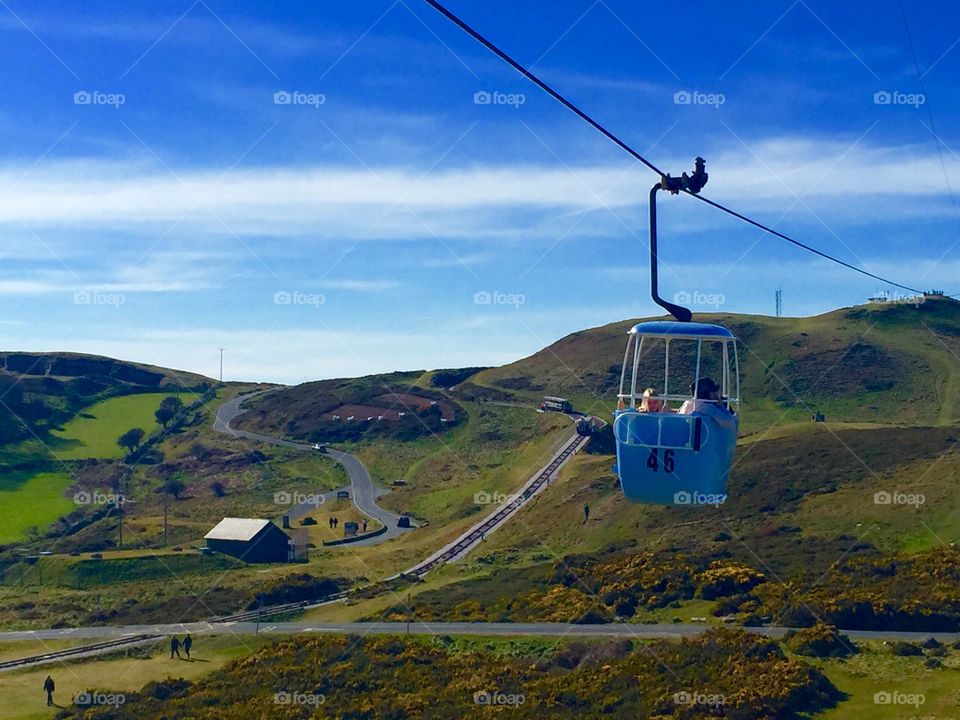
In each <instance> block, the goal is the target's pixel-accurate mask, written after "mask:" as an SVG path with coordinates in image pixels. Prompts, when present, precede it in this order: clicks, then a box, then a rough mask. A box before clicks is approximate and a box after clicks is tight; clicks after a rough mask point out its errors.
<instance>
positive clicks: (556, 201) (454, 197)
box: [0, 139, 960, 239]
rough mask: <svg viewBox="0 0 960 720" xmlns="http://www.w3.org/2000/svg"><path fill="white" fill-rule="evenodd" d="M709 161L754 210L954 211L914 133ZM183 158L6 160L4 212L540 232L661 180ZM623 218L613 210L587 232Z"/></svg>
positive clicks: (953, 169) (218, 224) (219, 230)
mask: <svg viewBox="0 0 960 720" xmlns="http://www.w3.org/2000/svg"><path fill="white" fill-rule="evenodd" d="M851 147H852V149H851ZM844 153H847V154H846V155H844ZM946 161H947V167H948V172H949V173H950V175H951V177H952V178H953V179H954V184H957V185H960V172H958V170H960V162H958V160H957V158H954V157H953V156H951V155H947V157H946ZM666 166H668V167H683V166H685V164H684V163H680V162H677V163H667V164H666ZM708 169H709V170H710V172H711V182H710V183H709V184H708V186H707V194H708V195H709V196H710V197H712V198H715V199H717V200H720V201H730V202H732V203H734V204H736V206H737V207H738V208H741V209H744V210H747V211H757V212H765V213H770V212H776V211H777V210H780V209H782V210H783V211H786V210H787V209H788V208H789V207H790V206H791V205H792V204H793V203H794V202H795V201H796V197H797V196H800V195H805V200H804V202H805V203H808V204H809V205H810V206H811V207H813V208H815V209H816V210H817V212H818V214H819V213H821V212H823V211H825V210H830V209H832V208H839V209H841V210H842V211H843V217H840V218H838V220H840V221H843V220H844V219H845V218H847V219H849V216H850V215H851V214H852V213H856V212H857V211H858V210H863V209H867V208H868V209H869V211H870V217H871V219H872V220H873V221H883V220H884V219H885V218H886V219H896V218H901V217H903V216H904V215H909V213H910V208H911V206H914V207H915V209H922V212H923V213H924V214H929V213H931V212H933V213H938V214H942V213H946V212H949V211H950V207H949V203H948V202H946V190H945V184H944V178H943V170H942V168H941V166H940V161H939V159H938V158H937V156H936V155H935V154H934V153H932V152H928V151H927V150H922V149H920V148H916V147H897V148H883V147H871V146H866V145H864V144H863V143H861V144H860V145H857V146H855V147H853V146H852V144H851V143H842V142H833V141H829V142H828V141H815V140H805V139H786V140H769V141H760V142H756V143H753V145H752V146H751V147H750V151H749V152H748V151H747V150H745V149H743V148H737V149H735V150H729V151H727V152H725V153H721V154H720V155H719V156H718V157H717V158H716V159H715V160H714V161H713V162H712V163H711V165H710V167H709V168H708ZM175 172H176V177H173V176H171V175H170V174H169V173H167V172H165V171H164V172H162V173H157V172H148V171H144V170H143V169H142V168H141V167H138V166H136V165H133V164H129V163H124V164H117V165H113V164H110V163H104V162H101V161H91V162H83V161H73V162H67V163H51V164H48V165H45V166H43V167H42V168H36V169H34V170H32V171H31V172H30V173H28V174H27V176H26V177H24V178H22V179H19V176H20V174H21V173H22V170H21V169H20V168H14V167H9V166H8V167H6V168H4V169H3V170H0V186H6V187H5V190H4V193H3V195H2V197H0V223H8V224H12V223H26V224H28V225H30V226H31V227H38V226H40V227H61V228H63V227H71V226H80V227H98V228H121V229H122V228H129V227H131V226H137V225H153V226H156V225H163V224H165V223H174V222H180V223H183V224H185V225H186V226H189V227H195V228H201V229H203V231H204V232H206V233H212V234H221V235H222V234H237V235H266V236H288V235H309V236H314V237H337V238H342V237H344V235H352V236H362V237H364V238H369V239H383V238H424V237H430V235H431V234H436V235H439V236H451V237H483V236H487V237H497V236H501V235H506V236H517V235H519V234H525V235H528V236H529V235H531V234H532V235H540V236H543V235H550V234H551V233H556V232H557V230H558V228H559V227H560V225H562V224H563V223H559V224H558V218H559V217H561V216H562V215H563V214H564V213H579V212H584V211H587V210H590V209H594V210H597V209H600V210H603V209H611V210H614V211H624V210H626V209H629V208H635V207H638V206H640V205H641V204H642V203H643V202H644V201H645V195H646V194H645V193H644V192H638V190H637V185H638V183H642V184H643V186H644V187H645V186H646V185H647V184H648V183H649V180H650V178H649V173H647V172H646V171H644V170H642V169H640V168H634V169H632V170H628V171H627V172H626V173H625V172H624V168H623V167H622V166H589V167H580V168H575V169H567V168H562V167H561V168H557V167H543V166H532V165H516V166H510V165H505V166H490V165H486V166H473V167H468V168H462V169H455V170H443V171H435V172H431V173H430V174H428V175H427V176H425V177H422V173H421V172H419V171H417V170H414V169H410V168H399V167H385V168H375V169H374V170H373V171H372V172H371V171H370V170H368V169H364V168H359V169H358V168H352V167H312V168H304V169H289V168H269V167H264V168H257V169H245V170H239V169H235V170H233V171H232V172H230V173H228V174H227V175H225V176H222V175H221V173H220V172H216V171H211V170H196V169H186V170H175ZM894 197H895V198H896V199H897V202H896V203H891V202H890V200H891V199H892V198H894ZM938 200H941V201H943V202H939V203H938V202H936V201H938ZM509 211H522V212H524V213H527V215H526V217H525V227H523V228H518V227H517V226H516V222H515V217H513V216H512V215H510V213H509ZM795 212H796V214H797V215H798V216H799V217H802V218H804V219H805V221H806V222H813V221H814V220H813V219H812V218H810V217H804V216H805V215H806V213H805V211H804V208H803V206H802V205H799V206H798V207H796V208H795ZM827 217H828V220H829V216H827ZM615 227H616V225H615V223H613V222H612V221H611V220H610V219H609V218H608V219H607V220H606V221H604V222H601V223H590V224H588V227H586V228H584V229H582V230H581V232H586V231H587V230H590V231H598V229H599V232H600V233H601V234H602V233H604V232H611V231H613V228H615Z"/></svg>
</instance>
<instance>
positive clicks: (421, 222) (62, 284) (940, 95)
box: [0, 0, 960, 382]
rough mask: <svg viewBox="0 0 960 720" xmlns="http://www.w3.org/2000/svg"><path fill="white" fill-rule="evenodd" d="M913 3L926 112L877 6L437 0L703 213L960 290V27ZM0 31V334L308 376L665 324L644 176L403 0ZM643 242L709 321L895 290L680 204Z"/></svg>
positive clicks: (665, 206) (0, 11)
mask: <svg viewBox="0 0 960 720" xmlns="http://www.w3.org/2000/svg"><path fill="white" fill-rule="evenodd" d="M904 1H905V7H906V13H907V16H908V19H909V24H910V28H911V31H912V34H913V37H914V41H915V44H916V52H917V59H918V63H919V66H920V72H921V74H922V85H923V96H922V97H918V94H919V93H921V85H920V81H919V80H918V77H917V73H916V70H915V67H914V61H913V58H912V55H911V52H910V47H909V45H908V42H907V35H906V31H905V29H904V23H903V19H902V16H901V11H900V6H899V5H898V3H897V2H896V1H895V0H892V1H887V0H882V1H878V2H873V3H835V2H829V3H828V2H821V1H815V0H805V1H798V2H770V3H752V4H749V5H748V4H741V5H740V6H739V7H732V6H731V4H730V3H718V2H711V3H701V4H697V5H696V6H693V5H689V4H686V5H685V4H644V5H642V6H641V5H639V4H637V3H628V2H623V1H620V0H604V1H602V2H601V1H598V2H592V0H583V1H577V2H574V1H572V0H570V1H562V2H554V3H550V4H549V5H547V4H544V3H517V2H484V3H479V2H465V1H463V0H450V2H449V7H450V8H451V9H452V10H454V11H455V12H457V13H459V14H461V15H462V16H463V17H464V18H465V19H466V20H467V21H468V22H470V23H472V24H474V25H475V26H476V27H477V28H478V29H480V30H481V31H482V32H484V33H486V34H487V35H488V36H489V37H490V38H491V39H493V40H494V41H495V42H497V43H498V44H500V45H501V46H502V47H504V48H505V49H507V50H508V51H509V52H511V53H512V54H514V55H515V57H517V58H518V59H519V60H521V61H522V62H524V63H526V64H528V65H532V66H533V67H534V68H535V70H536V71H537V72H538V73H540V74H541V75H542V76H543V77H544V78H545V79H546V80H547V81H548V82H550V83H552V84H553V85H555V86H556V87H557V88H558V89H560V90H561V91H562V92H564V93H565V94H567V95H568V96H569V97H570V98H571V99H573V100H574V101H576V102H578V103H579V104H581V105H582V106H583V107H584V108H586V109H587V110H588V111H589V112H590V113H591V114H593V115H594V116H595V117H596V118H598V119H600V120H601V121H602V122H604V123H605V124H607V125H608V126H609V127H610V128H611V129H613V130H614V131H615V132H617V133H618V134H619V135H621V137H623V138H624V139H625V140H626V141H627V142H629V143H630V144H632V145H633V146H634V147H636V148H637V149H638V150H640V151H641V152H644V153H645V154H646V155H647V156H648V157H649V158H650V159H651V160H653V161H654V162H655V163H656V164H657V165H659V166H660V167H662V168H664V169H666V170H669V171H671V172H674V173H675V174H676V173H679V172H681V171H683V170H687V169H689V168H690V166H691V165H692V159H693V158H694V157H695V156H696V155H702V156H703V157H705V158H706V159H707V169H708V171H709V172H710V182H709V184H708V185H707V187H706V189H705V191H704V192H705V194H706V195H708V196H709V197H711V198H713V199H715V200H718V201H723V202H725V203H728V204H730V205H732V206H734V207H735V208H737V209H739V210H742V211H745V212H748V213H750V214H752V215H754V216H756V217H757V218H758V219H760V220H763V221H764V222H768V223H771V224H773V225H775V227H777V228H778V229H779V230H781V231H783V232H787V233H790V234H793V235H795V236H797V237H799V238H800V239H803V240H804V241H806V242H809V243H810V244H813V245H815V246H817V247H819V248H821V249H823V250H825V251H828V252H831V253H833V254H836V255H837V256H839V257H841V258H843V259H844V260H847V261H849V262H851V263H854V264H856V265H858V266H861V267H864V268H867V269H869V270H871V271H873V272H877V273H879V274H882V275H888V276H892V277H894V278H895V279H898V280H899V281H900V282H903V283H905V284H907V285H911V286H915V287H921V288H927V287H936V288H941V289H945V290H947V291H948V292H956V291H960V244H957V243H958V240H960V216H958V214H957V209H956V207H955V205H954V202H953V199H952V198H951V195H950V192H949V191H948V183H949V187H950V188H954V189H956V190H957V191H958V192H960V137H958V131H957V129H956V128H957V119H958V113H960V102H958V99H960V98H958V89H957V86H956V83H955V82H951V78H956V77H957V76H958V72H960V23H958V22H957V21H958V19H960V10H958V9H956V8H952V7H950V6H937V7H932V6H930V5H928V4H921V3H919V2H914V1H913V0H904ZM544 8H548V9H546V10H545V9H544ZM0 40H2V47H3V51H2V52H3V56H4V62H3V63H2V64H0V100H2V102H0V133H2V137H3V139H4V142H3V143H2V145H0V153H2V156H0V188H2V193H0V238H2V239H0V258H2V263H0V298H2V301H3V306H4V308H5V313H4V315H3V317H2V318H0V332H2V335H3V337H4V342H3V343H2V347H3V348H4V349H23V350H54V349H57V350H73V351H80V352H93V353H100V354H106V355H112V356H117V357H123V358H127V359H133V360H139V361H144V362H152V363H157V364H163V365H169V366H174V367H180V368H184V369H189V370H194V371H198V372H204V373H207V374H211V375H214V374H215V373H216V371H217V360H218V352H217V348H218V347H220V346H223V347H225V348H226V354H225V369H226V377H227V378H228V379H262V380H275V381H281V382H300V381H303V380H308V379H316V378H323V377H334V376H343V375H357V374H363V373H368V372H374V371H387V370H392V369H414V368H434V367H451V366H462V365H477V364H499V363H501V362H506V361H509V360H512V359H515V358H518V357H521V356H523V355H526V354H529V353H530V352H533V351H535V350H537V349H539V348H540V347H542V346H544V345H546V344H548V343H550V342H552V341H554V340H556V339H557V338H559V337H561V336H563V335H565V334H566V333H568V332H572V331H574V330H577V329H581V328H583V327H590V326H595V325H600V324H604V323H607V322H612V321H616V320H621V319H624V318H627V317H639V316H642V315H648V314H655V310H656V309H655V307H654V306H653V305H652V303H651V301H650V300H649V293H648V286H647V266H646V262H647V255H646V247H645V241H646V233H647V228H646V212H647V208H646V198H647V192H648V190H649V188H650V186H651V185H652V183H653V182H654V180H655V176H654V175H653V173H651V172H650V171H649V170H647V169H646V168H644V167H643V166H641V165H639V164H637V163H636V162H635V161H633V160H632V159H631V158H629V157H628V156H627V155H625V154H624V153H623V152H622V151H620V150H618V149H617V148H616V147H614V146H613V145H612V144H611V143H609V142H608V141H606V140H605V139H604V138H602V137H601V136H600V135H598V134H597V133H596V132H595V131H593V130H592V129H590V128H589V127H588V126H586V125H585V124H584V123H583V122H582V121H580V120H578V119H577V118H576V117H574V116H573V115H572V114H571V113H569V112H568V111H567V110H565V109H564V108H562V107H561V106H559V105H558V104H557V103H556V102H555V101H553V100H551V99H550V98H548V97H546V96H545V95H543V94H542V93H541V92H540V91H539V90H537V89H536V88H535V87H533V86H532V85H530V84H529V83H528V82H526V81H525V80H524V79H523V78H522V77H519V76H518V75H517V74H516V73H514V72H513V71H512V70H511V69H510V68H508V67H507V66H505V65H504V64H503V63H501V62H500V61H499V60H498V59H497V58H495V57H493V56H492V55H490V54H489V53H488V52H487V51H485V50H484V49H483V48H481V47H480V46H478V45H477V44H475V43H474V42H473V41H472V40H471V39H470V38H468V37H467V36H465V35H464V34H463V33H462V32H461V31H460V30H458V29H457V28H455V27H453V26H452V25H451V24H449V23H448V22H447V21H445V20H443V19H442V18H441V17H440V16H439V15H437V14H436V13H435V12H434V11H433V10H431V9H430V8H429V7H428V6H427V5H426V4H424V3H422V2H418V1H417V0H404V1H403V2H390V1H383V2H380V1H376V2H375V1H373V0H371V1H369V2H366V1H364V2H356V3H250V4H247V5H245V6H244V7H243V9H242V10H240V9H239V6H236V5H235V4H233V3H226V2H215V1H213V0H200V1H197V2H192V1H184V2H162V3H151V4H150V5H149V6H146V5H141V4H131V3H119V2H117V3H96V4H93V3H84V2H56V3H53V2H29V3H27V2H17V1H14V0H4V1H3V2H2V3H0ZM477 93H487V94H488V95H480V96H479V99H480V100H481V101H482V100H483V99H484V98H486V97H492V98H494V99H493V101H492V102H490V103H483V102H477V100H478V96H477ZM878 93H886V94H885V95H883V94H881V95H879V96H878V95H877V94H878ZM686 99H690V102H686V103H685V102H683V101H684V100H686ZM885 99H889V100H890V102H883V100H885ZM287 100H289V102H286V101H287ZM878 100H879V102H878ZM931 114H932V118H933V122H934V126H933V127H931V126H930V117H931ZM938 138H939V146H938ZM661 237H662V240H661V242H662V243H663V247H662V256H663V258H662V260H663V267H662V271H661V275H662V278H661V284H662V290H663V293H664V295H665V296H667V297H671V296H672V294H673V293H676V292H687V293H690V294H692V295H694V297H696V298H699V299H700V300H701V301H702V303H705V304H706V305H704V306H702V307H699V308H698V307H695V308H694V309H695V310H697V309H702V310H709V309H712V308H711V307H710V306H709V304H710V303H715V304H717V306H718V307H719V308H720V309H722V310H725V311H731V312H761V313H767V314H769V313H771V312H772V310H773V294H774V290H775V289H776V288H777V287H782V288H783V294H784V307H785V312H786V313H787V314H791V315H806V314H813V313H818V312H824V311H827V310H830V309H833V308H835V307H839V306H844V305H850V304H855V303H858V302H862V301H863V300H864V299H865V298H866V297H867V296H868V295H870V294H872V293H873V292H874V291H875V290H877V289H882V285H880V284H879V283H877V282H875V281H873V280H869V279H867V278H862V277H860V276H858V275H856V274H854V273H851V272H849V271H846V270H843V269H840V268H836V267H833V266H831V265H829V264H825V263H824V262H823V261H821V260H818V259H816V258H815V257H813V256H810V255H807V254H805V253H802V252H800V251H798V250H796V249H794V248H791V247H790V246H788V245H785V244H784V243H783V242H782V241H779V240H776V239H774V238H770V237H765V236H762V235H761V234H760V233H759V232H758V231H756V230H754V229H751V228H749V227H746V226H743V225H740V224H738V223H737V222H736V221H735V220H733V219H730V218H728V217H725V216H723V215H720V214H718V213H717V212H716V211H713V210H711V209H710V208H707V207H705V206H702V205H701V204H700V203H697V202H696V201H694V200H692V199H690V198H686V197H677V198H667V199H665V200H664V201H663V202H662V204H661ZM478 294H479V295H478ZM478 298H479V299H480V300H481V302H477V299H478ZM486 299H489V300H490V302H489V303H484V302H482V300H486Z"/></svg>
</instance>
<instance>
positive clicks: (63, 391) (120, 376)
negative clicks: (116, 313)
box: [0, 352, 213, 446]
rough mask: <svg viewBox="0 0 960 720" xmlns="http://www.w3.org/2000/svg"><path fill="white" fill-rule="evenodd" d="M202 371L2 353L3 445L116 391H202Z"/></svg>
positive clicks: (96, 358)
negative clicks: (199, 372)
mask: <svg viewBox="0 0 960 720" xmlns="http://www.w3.org/2000/svg"><path fill="white" fill-rule="evenodd" d="M212 385H213V381H212V380H210V379H209V378H205V377H203V376H201V375H196V374H194V373H188V372H183V371H180V370H170V369H167V368H159V367H154V366H152V365H143V364H141V363H132V362H125V361H122V360H114V359H112V358H106V357H99V356H96V355H81V354H77V353H24V352H0V395H2V396H3V398H4V402H3V405H2V406H0V446H3V445H8V444H10V443H14V442H18V441H21V440H25V439H28V438H32V437H35V436H41V437H43V436H45V435H46V434H47V432H48V431H50V430H52V429H55V428H57V427H59V426H60V425H61V424H62V423H65V422H68V421H69V420H71V419H72V418H73V417H74V416H75V415H76V414H77V413H78V412H80V410H81V409H82V408H84V407H86V406H88V405H92V404H94V403H96V402H99V401H100V400H105V399H107V398H110V397H115V396H117V395H129V394H134V393H144V392H181V391H193V392H200V391H202V390H205V389H206V388H208V387H210V386H212Z"/></svg>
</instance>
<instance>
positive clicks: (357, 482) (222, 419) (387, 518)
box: [213, 395, 411, 547]
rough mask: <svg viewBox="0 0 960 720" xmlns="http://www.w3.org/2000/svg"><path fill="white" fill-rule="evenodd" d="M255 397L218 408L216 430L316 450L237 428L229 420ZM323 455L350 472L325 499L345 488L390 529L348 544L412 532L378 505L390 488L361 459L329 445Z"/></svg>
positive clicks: (298, 512) (304, 507)
mask: <svg viewBox="0 0 960 720" xmlns="http://www.w3.org/2000/svg"><path fill="white" fill-rule="evenodd" d="M252 397H253V395H239V396H237V397H235V398H233V399H232V400H228V401H227V402H225V403H224V404H223V405H221V406H220V408H219V409H218V410H217V416H216V418H214V421H213V429H214V430H216V431H217V432H221V433H225V434H227V435H231V436H233V437H239V438H244V439H246V440H255V441H256V442H262V443H268V444H270V445H278V446H280V447H289V448H296V449H299V450H307V451H310V452H316V451H315V450H313V446H312V445H310V444H308V443H298V442H293V441H292V440H283V439H281V438H275V437H270V436H269V435H261V434H260V433H255V432H250V431H248V430H237V429H235V428H233V427H231V425H230V423H232V422H233V421H234V419H235V418H236V417H237V416H238V415H241V414H242V413H243V412H245V411H244V409H243V408H242V407H241V406H242V405H243V403H244V401H246V400H249V399H250V398H252ZM324 455H326V456H327V457H329V458H331V459H332V460H334V461H335V462H337V463H339V464H340V465H341V466H342V467H343V469H344V470H346V471H347V475H348V476H349V477H350V485H349V486H347V487H344V488H337V489H336V490H330V491H328V492H325V493H318V495H322V497H323V502H324V503H326V502H332V501H334V500H335V499H336V497H337V493H338V492H340V491H342V490H348V491H349V492H350V498H351V499H352V500H353V504H354V505H356V507H357V509H358V510H359V511H360V512H362V513H363V514H364V515H366V516H367V517H369V518H372V519H374V520H376V521H377V522H379V523H380V524H381V525H383V526H384V527H386V528H387V529H386V532H382V533H380V534H379V535H372V536H370V537H367V538H362V539H360V540H355V541H353V542H351V543H349V545H350V546H353V547H357V546H363V545H376V544H378V543H382V542H385V541H387V540H390V539H392V538H395V537H397V536H399V535H402V534H404V533H406V532H409V531H410V529H411V528H402V527H399V525H398V524H397V523H398V522H399V521H400V516H399V515H397V514H396V513H392V512H390V511H389V510H384V509H383V508H382V507H380V506H379V505H377V502H376V500H377V498H378V497H379V496H380V495H384V494H386V493H388V492H389V490H386V489H385V488H382V487H380V486H379V485H377V484H376V483H375V482H374V481H373V478H371V477H370V473H369V472H367V468H365V467H364V465H363V463H362V462H360V459H359V458H357V457H356V456H355V455H351V454H350V453H345V452H341V451H340V450H334V449H332V448H327V450H326V451H325V453H324ZM316 509H317V503H315V502H312V501H311V502H305V503H300V504H299V505H294V506H293V507H291V508H290V509H289V510H287V511H286V512H285V513H284V514H285V515H288V516H289V517H290V519H291V520H296V519H298V518H301V517H303V516H304V515H307V514H309V513H310V512H315V511H316ZM328 547H329V546H328ZM333 547H337V546H333Z"/></svg>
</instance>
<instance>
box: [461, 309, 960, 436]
mask: <svg viewBox="0 0 960 720" xmlns="http://www.w3.org/2000/svg"><path fill="white" fill-rule="evenodd" d="M696 319H697V320H698V321H702V322H711V323H717V324H721V325H724V326H726V327H728V328H730V330H731V331H732V332H733V333H734V334H735V335H736V336H737V338H738V340H739V349H740V367H741V375H742V380H741V382H742V395H743V398H744V400H745V403H744V406H743V424H742V428H743V430H744V431H746V432H751V431H762V430H766V429H767V428H769V427H770V426H771V425H773V424H775V423H782V422H789V421H796V420H806V419H808V418H809V414H810V411H811V410H819V411H822V412H824V413H825V414H826V416H827V419H831V420H835V421H846V422H861V421H868V422H877V423H890V424H906V423H915V424H923V425H935V424H949V423H951V422H954V421H956V420H957V419H958V418H960V404H958V395H960V361H958V357H960V303H958V302H956V301H952V300H946V299H943V300H929V301H927V302H925V303H923V304H922V305H920V306H919V307H914V306H912V305H893V304H891V305H870V306H860V307H855V308H846V309H841V310H836V311H834V312H830V313H827V314H825V315H819V316H816V317H812V318H773V317H767V316H753V315H732V314H698V315H697V318H696ZM636 322H639V320H629V321H622V322H618V323H613V324H610V325H604V326H602V327H598V328H593V329H590V330H583V331H581V332H576V333H573V334H572V335H568V336H567V337H565V338H563V339H561V340H558V341H557V342H555V343H554V344H552V345H550V346H549V347H547V348H544V349H543V350H541V351H539V352H537V353H535V354H533V355H531V356H530V357H527V358H524V359H523V360H518V361H517V362H514V363H511V364H509V365H504V366H503V367H499V368H492V369H489V370H484V371H481V372H480V373H478V374H476V375H474V376H473V377H471V378H470V379H469V380H468V381H467V383H466V384H465V385H464V386H461V388H460V391H461V392H471V387H470V386H476V387H479V388H481V391H482V389H483V388H489V389H492V390H495V391H498V392H499V393H508V394H510V395H514V396H517V397H521V398H525V399H528V400H535V399H537V398H539V397H540V396H542V395H543V394H545V393H546V394H558V395H564V396H569V397H571V398H573V399H574V400H575V401H576V405H577V406H578V408H580V409H582V410H584V411H587V412H593V413H595V414H598V415H602V416H605V415H606V414H607V413H609V412H610V411H611V409H612V408H613V407H614V405H615V396H616V392H617V386H618V383H619V379H620V365H621V363H622V361H623V351H624V348H625V347H626V340H627V335H626V333H627V330H629V328H630V327H632V326H633V325H634V324H635V323H636ZM661 367H662V358H660V357H657V358H654V357H652V356H651V357H647V358H645V362H644V363H642V364H641V373H643V371H644V370H646V371H647V373H648V374H649V375H650V377H651V378H658V377H659V376H660V373H662V369H660V368H661ZM473 391H474V392H477V390H476V388H474V389H473Z"/></svg>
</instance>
